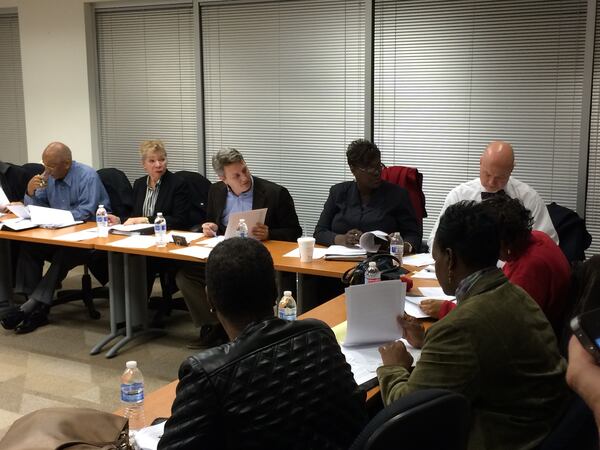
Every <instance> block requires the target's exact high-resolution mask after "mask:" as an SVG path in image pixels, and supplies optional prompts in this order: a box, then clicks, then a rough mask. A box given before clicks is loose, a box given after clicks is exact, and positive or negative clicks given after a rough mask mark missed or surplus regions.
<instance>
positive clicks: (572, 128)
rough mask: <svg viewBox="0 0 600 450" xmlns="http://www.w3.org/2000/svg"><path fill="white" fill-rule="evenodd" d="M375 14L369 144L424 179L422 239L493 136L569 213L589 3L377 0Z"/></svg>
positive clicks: (522, 172)
mask: <svg viewBox="0 0 600 450" xmlns="http://www.w3.org/2000/svg"><path fill="white" fill-rule="evenodd" d="M374 14H375V18H374V34H375V35H374V58H375V67H374V135H375V141H376V142H377V143H378V144H379V145H380V148H381V150H382V153H383V155H384V162H385V163H386V164H388V165H406V166H413V167H417V168H418V169H419V171H421V172H422V173H423V174H424V186H423V188H424V191H425V195H426V198H427V210H428V213H429V218H428V219H426V220H425V222H424V228H425V232H424V236H428V235H429V232H430V230H431V227H432V225H433V223H434V222H435V220H436V218H437V216H438V214H439V211H440V209H441V206H442V204H443V201H444V199H445V197H446V195H447V193H448V192H449V191H450V190H451V189H452V188H453V187H455V186H457V185H458V184H460V183H462V182H465V181H467V180H470V179H473V178H475V177H477V176H478V175H479V157H480V155H481V153H482V152H483V150H484V149H485V147H486V146H487V144H488V143H489V142H490V141H492V140H496V139H503V140H506V141H509V142H511V143H512V144H513V147H514V150H515V153H516V168H515V170H514V172H513V175H514V176H516V177H517V178H518V179H520V180H521V181H524V182H526V183H528V184H529V185H530V186H532V187H533V188H534V189H536V190H537V191H538V193H539V194H540V195H541V196H542V197H543V198H544V200H545V202H546V203H550V202H551V201H556V202H557V203H559V204H561V205H563V206H566V207H569V208H572V209H575V207H576V199H577V175H578V164H579V131H580V121H581V105H582V103H581V102H582V81H583V66H584V40H585V21H586V1H585V0H543V1H532V0H506V1H502V2H498V1H490V0H488V1H479V0H478V1H474V0H460V1H453V2H446V1H440V0H429V1H422V0H407V1H402V2H399V1H394V0H375V8H374Z"/></svg>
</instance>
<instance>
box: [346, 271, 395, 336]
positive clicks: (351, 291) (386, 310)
mask: <svg viewBox="0 0 600 450" xmlns="http://www.w3.org/2000/svg"><path fill="white" fill-rule="evenodd" d="M405 296H406V283H403V282H402V281H400V280H390V281H380V282H378V283H371V284H358V285H355V286H350V287H348V288H346V312H347V317H348V331H347V334H346V340H345V341H344V345H346V346H352V345H368V344H379V343H383V342H390V341H395V340H396V339H400V338H401V337H402V330H401V329H400V326H399V325H398V322H397V320H396V317H398V316H399V315H401V314H402V313H403V312H404V297H405Z"/></svg>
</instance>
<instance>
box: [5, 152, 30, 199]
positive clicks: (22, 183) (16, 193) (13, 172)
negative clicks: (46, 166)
mask: <svg viewBox="0 0 600 450" xmlns="http://www.w3.org/2000/svg"><path fill="white" fill-rule="evenodd" d="M28 182H29V177H28V175H27V172H26V171H25V169H23V168H22V167H19V166H17V165H14V164H10V163H7V162H4V161H0V185H1V186H2V189H3V190H4V193H5V194H6V196H7V197H8V200H9V201H11V202H21V201H23V197H24V196H25V190H26V189H27V183H28Z"/></svg>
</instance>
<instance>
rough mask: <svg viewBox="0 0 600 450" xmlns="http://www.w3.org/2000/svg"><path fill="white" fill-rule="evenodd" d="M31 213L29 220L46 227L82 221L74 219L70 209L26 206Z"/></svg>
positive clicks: (56, 226) (74, 223)
mask: <svg viewBox="0 0 600 450" xmlns="http://www.w3.org/2000/svg"><path fill="white" fill-rule="evenodd" d="M27 208H28V209H29V214H30V215H31V222H32V223H34V224H36V225H40V226H43V227H47V228H62V227H68V226H70V225H76V224H78V223H83V221H81V220H75V219H74V218H73V214H71V211H68V210H66V209H57V208H46V207H45V206H35V205H29V206H27Z"/></svg>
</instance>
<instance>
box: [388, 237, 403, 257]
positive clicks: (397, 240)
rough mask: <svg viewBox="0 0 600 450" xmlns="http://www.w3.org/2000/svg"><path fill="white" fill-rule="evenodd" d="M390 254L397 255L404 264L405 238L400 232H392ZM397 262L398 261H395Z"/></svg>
mask: <svg viewBox="0 0 600 450" xmlns="http://www.w3.org/2000/svg"><path fill="white" fill-rule="evenodd" d="M390 255H392V256H395V257H396V258H398V261H400V265H402V256H403V255H404V240H403V239H402V236H401V235H400V233H398V232H395V233H392V234H390ZM394 264H396V262H394Z"/></svg>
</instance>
